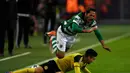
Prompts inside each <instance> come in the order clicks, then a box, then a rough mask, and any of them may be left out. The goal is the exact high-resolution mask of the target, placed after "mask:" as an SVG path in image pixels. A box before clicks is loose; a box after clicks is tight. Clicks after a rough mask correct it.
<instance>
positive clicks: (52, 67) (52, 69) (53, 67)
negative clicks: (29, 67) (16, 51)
mask: <svg viewBox="0 0 130 73" xmlns="http://www.w3.org/2000/svg"><path fill="white" fill-rule="evenodd" d="M40 66H41V67H42V68H43V70H44V73H56V72H60V71H61V70H60V69H59V68H58V66H57V64H56V63H55V61H54V60H50V61H49V62H47V63H44V64H42V65H40Z"/></svg>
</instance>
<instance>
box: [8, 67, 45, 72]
mask: <svg viewBox="0 0 130 73" xmlns="http://www.w3.org/2000/svg"><path fill="white" fill-rule="evenodd" d="M7 73H44V69H43V68H42V66H39V67H36V68H24V69H20V70H16V71H12V72H7Z"/></svg>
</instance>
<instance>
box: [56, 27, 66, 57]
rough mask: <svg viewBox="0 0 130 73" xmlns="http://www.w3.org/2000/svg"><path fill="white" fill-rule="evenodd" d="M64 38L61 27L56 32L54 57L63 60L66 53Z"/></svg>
mask: <svg viewBox="0 0 130 73" xmlns="http://www.w3.org/2000/svg"><path fill="white" fill-rule="evenodd" d="M66 42H67V39H66V36H65V35H64V33H63V32H62V31H61V27H59V28H58V30H57V50H56V56H57V57H58V58H63V57H64V56H65V52H66Z"/></svg>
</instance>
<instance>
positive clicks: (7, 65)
mask: <svg viewBox="0 0 130 73" xmlns="http://www.w3.org/2000/svg"><path fill="white" fill-rule="evenodd" d="M99 28H100V31H101V33H102V36H103V38H104V39H105V40H109V39H112V38H115V37H119V36H122V35H124V34H130V25H101V26H100V27H99ZM77 38H79V39H80V41H79V42H77V43H75V44H74V45H73V47H72V48H71V49H70V50H69V52H73V51H76V50H79V49H82V48H84V47H88V46H91V45H94V44H96V43H98V40H97V39H96V37H95V35H94V33H90V34H87V33H86V34H79V35H78V37H77ZM42 42H43V40H42V36H40V35H39V36H33V37H30V44H31V45H32V47H33V48H32V49H24V47H23V45H21V48H15V49H14V54H15V55H17V54H21V53H25V52H31V53H30V54H28V55H24V56H19V57H16V58H12V59H7V60H4V61H0V73H5V72H7V71H11V70H16V69H20V68H24V67H27V66H30V65H32V64H37V63H39V62H41V61H44V60H47V59H50V58H53V57H55V55H53V54H51V53H50V51H49V47H48V45H47V46H44V45H43V44H42ZM107 45H108V46H109V47H110V48H111V50H112V52H108V51H106V50H104V49H103V48H102V47H101V46H100V45H98V46H96V47H94V49H95V50H96V51H97V52H98V56H97V58H96V60H95V61H94V62H93V63H92V64H90V65H87V67H88V69H89V70H90V71H91V72H92V73H130V69H129V68H130V67H129V66H130V35H127V36H125V37H123V38H120V39H117V40H115V41H111V42H109V43H107ZM5 48H7V46H6V47H5ZM80 52H81V53H84V51H80ZM6 57H9V56H8V52H7V49H5V57H4V58H6ZM1 59H3V58H2V57H0V60H1ZM68 73H74V71H71V72H68Z"/></svg>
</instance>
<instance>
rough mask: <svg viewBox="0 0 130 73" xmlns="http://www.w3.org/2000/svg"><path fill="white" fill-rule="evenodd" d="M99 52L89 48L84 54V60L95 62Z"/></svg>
mask: <svg viewBox="0 0 130 73" xmlns="http://www.w3.org/2000/svg"><path fill="white" fill-rule="evenodd" d="M97 55H98V54H97V52H96V51H94V50H93V49H88V50H87V51H86V52H85V54H84V59H83V60H84V62H85V63H88V64H90V63H91V62H93V61H94V60H95V58H96V57H97Z"/></svg>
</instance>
